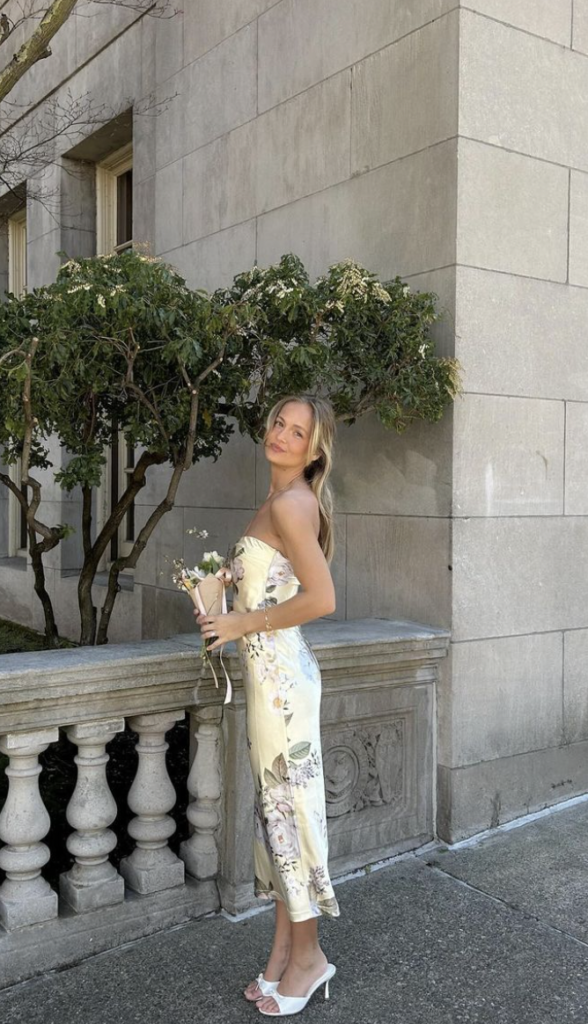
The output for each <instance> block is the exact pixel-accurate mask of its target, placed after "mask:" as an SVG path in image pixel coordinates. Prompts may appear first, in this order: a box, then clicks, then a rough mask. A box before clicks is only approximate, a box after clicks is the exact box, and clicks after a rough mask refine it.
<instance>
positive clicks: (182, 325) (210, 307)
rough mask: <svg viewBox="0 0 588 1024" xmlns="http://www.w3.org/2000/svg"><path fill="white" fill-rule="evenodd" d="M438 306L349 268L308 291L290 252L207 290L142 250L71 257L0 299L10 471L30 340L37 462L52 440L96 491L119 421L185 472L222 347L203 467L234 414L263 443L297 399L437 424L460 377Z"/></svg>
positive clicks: (43, 463)
mask: <svg viewBox="0 0 588 1024" xmlns="http://www.w3.org/2000/svg"><path fill="white" fill-rule="evenodd" d="M435 299H436V296H434V295H432V294H429V293H418V292H412V291H411V290H410V288H409V286H408V285H406V284H404V283H403V282H402V281H401V280H400V278H395V280H394V281H390V282H387V283H383V284H382V283H380V282H379V281H378V280H377V278H376V277H375V275H373V274H371V273H369V272H368V271H366V270H365V269H364V268H363V267H361V266H359V265H358V264H356V263H354V262H353V261H351V260H344V261H343V262H341V263H338V264H335V265H334V266H332V267H331V268H330V270H329V272H328V273H327V274H326V275H325V276H323V277H320V278H319V279H318V280H317V281H316V283H315V284H314V285H311V283H310V281H309V278H308V274H307V273H306V271H305V269H304V266H303V264H302V263H301V261H300V260H299V259H298V257H296V256H294V255H292V254H289V255H286V256H283V257H282V259H281V260H280V262H279V264H277V265H276V266H272V267H269V268H267V269H262V268H260V267H254V268H253V269H252V270H250V271H247V272H246V273H243V274H239V275H237V277H235V279H234V282H233V285H232V286H231V287H230V288H227V289H218V290H217V291H216V292H214V293H213V294H208V293H206V292H204V291H194V290H192V289H190V288H188V287H187V286H186V283H185V281H184V279H183V278H182V277H181V276H180V275H179V274H178V273H177V272H176V271H175V270H173V268H171V267H170V266H168V265H167V264H165V263H164V262H162V261H160V260H158V259H155V258H154V257H151V256H147V255H143V254H141V253H139V252H127V253H123V254H121V255H109V256H102V257H93V258H91V259H79V260H69V261H68V262H67V263H65V264H64V265H63V266H62V267H61V269H60V271H59V274H58V277H57V280H56V282H55V283H54V284H53V285H50V286H49V287H47V288H41V289H36V290H35V291H33V292H32V293H31V294H28V295H25V296H23V297H22V298H21V299H17V298H15V297H14V296H9V297H8V300H7V302H6V303H4V304H3V305H2V306H0V357H4V361H3V364H2V370H3V371H4V372H3V378H4V379H3V381H2V388H1V389H0V444H2V446H3V447H4V449H5V453H6V459H7V461H8V462H11V461H14V460H15V459H16V457H17V456H18V454H19V453H20V451H21V450H22V442H23V437H24V418H23V403H22V391H23V382H24V381H25V380H26V376H27V373H28V368H27V360H26V356H27V352H28V350H29V346H30V343H31V341H32V339H33V338H34V337H37V338H38V339H39V342H38V347H37V350H36V353H35V356H34V360H33V362H32V370H31V373H32V378H31V407H32V409H33V411H34V414H35V429H34V435H33V444H32V451H31V467H32V468H35V467H43V468H47V466H49V465H50V461H49V451H48V448H47V444H46V439H47V438H48V437H49V436H50V435H51V434H56V435H57V436H58V438H59V440H60V443H61V444H62V445H63V446H64V447H65V448H66V449H67V450H68V452H69V456H70V457H69V460H68V462H67V464H66V466H65V467H64V468H62V469H60V470H59V471H58V472H57V473H56V480H57V482H58V483H60V485H61V486H62V487H63V488H65V489H66V490H68V491H71V490H72V489H73V488H74V487H76V486H77V485H83V484H86V485H89V486H90V487H96V486H97V485H98V484H99V482H100V477H101V473H102V470H103V466H104V461H105V459H104V450H105V448H107V447H108V445H109V444H110V443H111V439H112V430H113V424H116V426H117V428H118V429H119V430H124V432H125V433H126V435H127V437H128V440H129V442H130V443H132V444H134V445H138V446H140V447H141V448H142V449H143V450H145V451H148V452H153V453H159V454H160V455H161V457H162V461H170V462H172V463H173V464H176V463H177V461H178V460H179V459H181V458H182V456H183V453H184V451H185V448H186V432H187V423H188V418H189V411H190V402H191V397H192V384H193V383H194V382H195V381H196V380H197V379H198V377H199V375H200V374H202V373H203V372H205V371H206V369H207V368H208V367H209V366H210V365H211V363H212V362H213V361H214V360H215V358H216V357H217V356H218V355H219V354H220V353H221V350H224V356H223V359H222V363H221V364H219V366H218V367H217V368H215V369H214V370H213V371H212V372H210V373H209V374H208V375H207V376H206V378H205V379H204V380H203V381H202V383H201V385H200V387H199V392H200V395H199V409H198V420H197V424H196V441H195V446H194V453H193V461H194V462H195V461H197V460H198V459H200V458H206V457H213V458H217V457H218V455H219V454H220V451H221V448H222V445H223V444H224V443H225V442H226V441H227V440H228V438H229V436H230V434H231V432H232V430H233V426H232V424H231V422H230V421H229V420H228V419H227V414H229V415H230V414H234V415H235V416H236V418H237V420H238V422H239V425H240V427H241V429H243V430H245V431H248V432H249V433H251V434H253V435H254V436H255V435H257V433H258V432H259V429H260V426H261V423H262V421H263V416H264V414H265V411H266V407H267V406H268V405H269V404H270V403H271V402H272V401H273V400H274V399H275V398H277V397H278V396H279V395H281V394H284V393H289V392H296V391H313V390H320V391H321V393H326V394H328V395H329V397H330V398H331V400H332V401H333V404H334V406H335V409H336V412H337V414H338V415H339V417H340V418H342V419H346V420H348V421H350V422H353V421H354V420H355V419H356V418H357V416H358V415H361V414H362V413H363V412H365V411H367V410H368V409H373V410H374V411H375V413H376V415H377V416H378V417H379V419H380V420H381V422H382V423H383V424H384V425H385V426H386V427H394V428H395V429H396V430H398V431H400V430H403V429H404V428H405V426H406V425H407V423H408V422H409V421H410V420H411V419H413V418H415V417H422V418H423V419H426V420H431V421H434V420H438V419H439V418H440V417H441V415H442V413H443V410H444V409H445V408H446V406H447V405H448V404H449V403H450V402H451V401H452V399H453V398H454V397H455V395H456V394H457V392H458V391H459V382H458V378H457V366H456V363H455V361H454V360H449V359H442V358H439V357H437V356H435V354H434V344H433V341H432V340H431V337H430V328H431V326H432V325H433V324H434V323H435V322H436V321H437V320H438V319H439V314H438V312H437V311H436V308H435Z"/></svg>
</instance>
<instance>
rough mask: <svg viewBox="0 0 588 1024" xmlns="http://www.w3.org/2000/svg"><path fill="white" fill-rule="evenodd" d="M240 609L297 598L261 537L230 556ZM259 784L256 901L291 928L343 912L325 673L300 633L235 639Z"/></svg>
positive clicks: (287, 569) (281, 563)
mask: <svg viewBox="0 0 588 1024" xmlns="http://www.w3.org/2000/svg"><path fill="white" fill-rule="evenodd" d="M230 568H231V572H232V578H233V592H234V598H233V609H234V611H237V612H248V611H256V610H257V609H260V608H270V607H271V606H272V605H276V604H281V603H282V602H283V601H287V600H288V599H289V598H291V597H294V595H295V594H296V593H297V591H298V587H299V586H300V583H299V581H298V579H297V578H296V576H295V574H294V570H293V568H292V564H291V563H290V562H289V561H288V559H287V558H286V557H285V555H283V554H282V553H281V552H280V551H278V550H277V548H274V547H272V546H271V545H270V544H267V543H266V542H265V541H263V540H260V539H259V538H257V537H252V536H249V535H245V536H243V537H241V538H240V539H239V540H238V541H237V543H236V544H235V546H234V548H233V549H232V551H231V557H230ZM237 648H238V651H239V658H240V662H241V667H242V670H243V681H244V688H245V697H246V703H247V747H248V750H249V759H250V762H251V770H252V772H253V780H254V784H255V806H254V836H255V838H254V863H255V894H256V896H258V897H260V898H261V899H273V900H282V901H283V902H284V903H285V905H286V908H287V911H288V914H289V917H290V920H291V921H306V920H308V919H309V918H313V917H318V916H319V915H321V914H325V915H328V916H330V917H337V916H338V915H339V907H338V904H337V900H336V898H335V894H334V892H333V887H332V885H331V880H330V878H329V871H328V864H327V861H328V836H327V817H326V804H325V784H324V776H323V764H322V753H321V736H320V701H321V673H320V668H319V665H318V662H317V660H316V658H315V656H314V654H313V653H312V651H311V649H310V647H309V645H308V643H307V642H306V640H305V639H304V637H303V635H302V632H301V630H300V627H299V626H293V627H289V628H287V629H276V630H272V631H271V632H269V633H266V632H260V633H249V634H247V635H246V636H244V637H241V638H240V639H239V640H238V641H237Z"/></svg>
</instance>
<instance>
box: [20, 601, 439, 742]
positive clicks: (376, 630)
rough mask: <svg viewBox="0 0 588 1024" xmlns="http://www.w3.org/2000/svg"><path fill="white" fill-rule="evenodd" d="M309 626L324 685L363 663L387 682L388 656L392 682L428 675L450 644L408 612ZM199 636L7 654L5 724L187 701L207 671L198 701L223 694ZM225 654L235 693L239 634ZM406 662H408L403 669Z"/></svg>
mask: <svg viewBox="0 0 588 1024" xmlns="http://www.w3.org/2000/svg"><path fill="white" fill-rule="evenodd" d="M304 633H305V636H306V637H307V638H308V640H309V642H310V644H311V646H312V647H313V649H314V650H315V651H316V654H317V657H318V660H319V662H320V665H321V670H322V672H323V679H324V684H325V692H328V690H329V688H330V683H331V682H332V683H333V684H334V683H335V682H337V685H338V686H339V685H341V681H342V680H344V683H345V685H346V686H354V685H356V684H357V678H356V675H357V671H359V673H360V675H361V679H362V680H367V679H372V680H373V681H375V682H376V683H378V684H379V685H382V684H385V683H387V682H388V681H389V679H390V669H391V667H392V666H394V674H395V677H396V679H395V683H396V685H400V684H402V683H404V684H405V685H410V684H411V683H413V684H414V683H415V682H423V681H430V680H432V679H433V678H434V674H435V663H436V662H437V660H438V659H439V658H441V657H444V656H445V654H446V653H447V649H448V645H449V633H448V632H447V631H446V630H443V629H435V628H434V627H430V626H425V625H422V624H420V623H417V622H409V621H406V620H388V619H357V620H351V621H348V622H340V621H335V620H322V621H319V622H316V623H311V624H310V625H309V626H307V627H306V628H305V630H304ZM200 646H201V640H200V634H199V633H192V634H191V633H185V634H184V633H182V634H179V635H178V636H173V637H171V638H169V639H167V640H146V641H142V642H137V643H131V644H113V645H112V646H110V645H106V646H104V647H78V648H70V649H67V650H58V651H35V652H31V653H27V654H7V655H5V656H4V657H3V659H2V666H1V671H0V734H2V733H5V732H8V731H11V730H22V729H26V728H31V727H34V728H39V727H42V726H47V725H58V726H65V725H72V724H75V723H77V722H82V721H94V720H99V719H101V718H104V717H110V716H112V715H113V714H115V715H122V716H127V715H131V714H135V713H138V712H145V711H149V712H150V713H151V712H156V711H160V710H171V709H174V708H186V707H190V706H192V705H193V704H194V703H195V701H196V695H195V687H196V684H197V682H198V681H199V680H200V678H201V677H202V687H201V691H200V693H199V696H198V703H200V704H207V703H218V702H219V700H220V699H222V698H221V691H216V690H215V688H214V685H213V683H212V677H211V675H210V672H209V670H208V669H206V670H205V671H204V672H202V668H201V661H200V653H199V652H200ZM415 661H418V662H419V663H420V668H419V673H418V678H416V679H415V677H414V665H412V663H414V662H415ZM226 663H227V667H228V670H229V673H230V675H231V678H232V680H233V683H234V685H235V690H236V696H235V700H236V702H237V703H239V702H241V701H242V699H243V695H242V692H241V691H242V678H241V669H240V665H239V660H238V658H237V655H236V651H235V646H234V644H229V645H228V646H227V655H226ZM403 665H406V666H407V669H408V668H410V672H407V674H406V678H404V679H403V677H402V674H401V668H402V666H403Z"/></svg>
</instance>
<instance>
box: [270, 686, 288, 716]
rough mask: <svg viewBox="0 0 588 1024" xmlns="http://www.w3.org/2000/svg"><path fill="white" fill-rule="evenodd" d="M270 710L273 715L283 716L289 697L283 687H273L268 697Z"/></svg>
mask: <svg viewBox="0 0 588 1024" xmlns="http://www.w3.org/2000/svg"><path fill="white" fill-rule="evenodd" d="M267 699H268V704H269V709H270V711H271V712H272V714H273V715H281V714H282V713H283V712H284V710H285V708H286V701H287V699H288V698H287V696H286V692H285V690H284V689H283V688H282V687H281V686H275V687H273V688H272V689H271V690H270V691H269V693H268V695H267Z"/></svg>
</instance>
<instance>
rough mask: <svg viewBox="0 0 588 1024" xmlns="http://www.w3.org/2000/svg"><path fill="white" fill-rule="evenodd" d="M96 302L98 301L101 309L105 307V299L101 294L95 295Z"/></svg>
mask: <svg viewBox="0 0 588 1024" xmlns="http://www.w3.org/2000/svg"><path fill="white" fill-rule="evenodd" d="M96 302H97V303H98V305H99V306H102V309H106V299H105V298H104V296H103V295H97V296H96Z"/></svg>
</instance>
